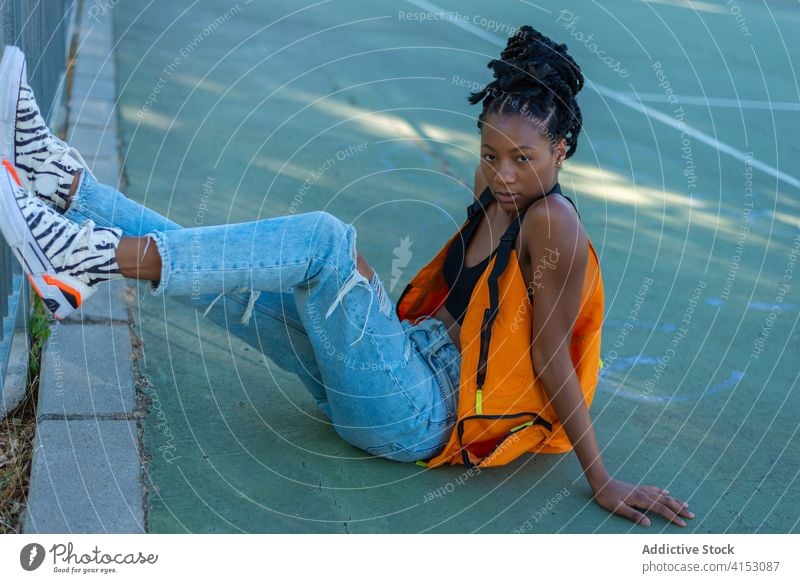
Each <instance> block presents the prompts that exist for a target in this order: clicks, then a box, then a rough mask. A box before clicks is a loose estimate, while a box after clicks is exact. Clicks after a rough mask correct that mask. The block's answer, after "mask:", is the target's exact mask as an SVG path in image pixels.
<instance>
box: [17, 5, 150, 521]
mask: <svg viewBox="0 0 800 583" xmlns="http://www.w3.org/2000/svg"><path fill="white" fill-rule="evenodd" d="M91 8H92V5H91V3H89V2H84V3H83V6H82V7H81V9H80V11H79V13H78V16H77V21H78V22H77V27H76V31H75V41H76V42H75V46H76V47H77V52H76V56H77V59H76V64H75V66H74V68H73V70H72V71H71V74H72V75H71V77H72V80H71V91H70V92H69V95H70V97H69V103H68V111H69V125H68V134H67V136H68V141H69V142H70V143H71V144H72V145H74V146H75V147H76V148H78V150H79V151H80V152H81V153H82V154H84V157H85V158H86V160H87V162H88V163H89V165H90V167H91V168H92V170H93V173H94V174H95V175H96V176H97V178H98V180H100V182H103V183H106V184H113V185H118V184H120V182H121V180H120V177H121V171H120V170H121V166H120V161H119V152H118V144H117V136H118V135H119V132H118V127H117V125H118V124H117V116H116V111H115V95H116V91H115V87H114V84H115V78H116V70H115V67H116V65H115V61H114V55H113V52H112V46H113V42H112V38H113V36H112V20H111V13H110V11H108V10H106V11H104V12H102V13H101V11H98V10H97V9H96V7H95V9H94V10H93V11H90V9H91ZM29 58H30V56H29ZM126 295H127V284H126V283H125V281H124V280H118V281H114V282H112V283H111V284H110V285H105V286H104V287H103V288H101V289H99V290H98V291H97V292H96V293H95V295H94V296H92V298H91V300H89V301H88V302H87V304H86V305H85V306H84V307H83V308H82V309H81V310H80V311H79V312H77V313H75V314H73V315H72V316H70V317H69V318H67V319H65V320H64V321H63V322H60V323H58V324H56V325H54V326H53V327H52V329H51V336H50V338H49V340H48V342H47V345H46V346H45V350H44V353H43V355H42V376H41V379H40V385H39V403H38V409H37V415H38V418H37V430H36V440H35V443H34V451H33V462H32V470H31V483H30V490H29V494H28V507H27V509H26V511H25V516H24V518H23V532H24V533H101V532H107V533H141V532H144V531H145V499H144V487H143V481H142V475H143V463H142V455H141V445H140V440H139V431H138V427H137V423H136V420H137V418H138V413H137V410H136V387H135V382H134V368H133V360H132V358H133V356H132V354H133V345H132V341H131V330H130V327H129V325H128V321H129V314H128V303H127V301H126Z"/></svg>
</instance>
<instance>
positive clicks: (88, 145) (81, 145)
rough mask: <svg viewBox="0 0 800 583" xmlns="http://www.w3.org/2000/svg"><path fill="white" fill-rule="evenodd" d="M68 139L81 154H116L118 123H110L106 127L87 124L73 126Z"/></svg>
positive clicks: (104, 155)
mask: <svg viewBox="0 0 800 583" xmlns="http://www.w3.org/2000/svg"><path fill="white" fill-rule="evenodd" d="M67 141H68V142H69V143H70V145H71V146H74V147H75V148H76V149H77V150H78V152H80V153H81V154H84V153H85V154H86V155H89V156H103V157H111V156H115V155H116V153H117V128H116V124H113V125H110V126H109V127H107V128H105V129H103V128H97V127H91V126H86V125H76V126H73V127H72V128H70V131H69V132H68V134H67ZM84 157H85V156H84Z"/></svg>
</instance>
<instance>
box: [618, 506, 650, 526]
mask: <svg viewBox="0 0 800 583" xmlns="http://www.w3.org/2000/svg"><path fill="white" fill-rule="evenodd" d="M614 514H619V515H620V516H624V517H625V518H627V519H628V520H630V521H632V522H635V523H636V524H639V525H641V526H650V519H649V518H647V516H645V515H644V514H643V513H641V512H639V511H638V510H636V509H635V508H633V507H632V506H628V505H627V504H620V505H619V506H618V507H617V508H616V509H614Z"/></svg>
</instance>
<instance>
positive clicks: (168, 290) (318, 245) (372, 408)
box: [148, 212, 455, 461]
mask: <svg viewBox="0 0 800 583" xmlns="http://www.w3.org/2000/svg"><path fill="white" fill-rule="evenodd" d="M148 236H149V237H150V238H152V239H153V240H154V241H155V246H156V247H157V249H158V253H159V256H160V260H161V265H162V271H161V274H160V277H159V278H158V282H157V283H155V282H154V284H153V292H154V293H155V294H161V293H163V294H167V295H171V296H172V295H184V296H185V295H189V296H191V295H192V294H220V296H224V294H226V293H229V292H231V291H232V290H242V289H245V290H250V291H251V293H250V298H249V301H248V306H247V307H246V308H245V311H244V318H245V319H247V318H249V317H251V316H252V315H254V314H255V315H256V317H258V314H257V313H256V309H255V306H256V305H257V302H258V299H259V298H260V296H261V295H262V294H264V293H270V292H271V293H288V292H290V291H291V290H294V299H295V303H296V308H297V312H298V314H299V316H300V320H301V322H302V324H303V327H304V328H305V330H306V331H307V333H308V339H309V342H310V344H311V346H312V348H313V351H314V355H315V358H316V361H317V364H318V366H319V371H320V374H321V378H322V380H323V382H324V386H325V390H326V392H327V398H328V402H329V404H330V411H331V419H332V421H333V424H334V427H335V429H336V431H337V432H338V433H339V435H341V436H342V437H343V438H344V439H345V440H346V441H348V442H350V443H351V444H353V445H355V446H357V447H361V448H362V449H365V450H367V451H369V452H371V453H376V454H377V455H385V456H386V457H389V458H391V459H397V460H402V461H413V460H417V459H425V458H427V457H430V456H431V455H435V453H436V452H437V451H439V450H440V449H441V448H442V447H443V446H444V444H445V442H446V440H447V438H448V437H449V432H450V429H451V428H452V423H453V422H454V418H455V410H454V405H453V402H452V399H446V398H445V397H444V396H443V394H442V389H441V387H440V384H439V383H438V382H437V379H436V378H435V375H434V374H433V373H432V371H431V368H430V366H429V364H428V363H427V362H426V361H425V359H424V358H422V357H421V356H420V355H419V353H418V352H417V351H415V350H414V347H413V345H412V343H411V342H410V340H409V337H408V335H407V333H406V332H407V330H408V325H407V323H405V325H404V323H401V322H400V321H399V320H398V318H397V315H396V314H395V312H394V310H393V306H392V303H391V301H390V300H389V297H388V295H387V293H386V290H385V289H384V287H383V284H382V283H381V282H380V279H379V278H378V276H377V273H373V274H372V277H371V278H370V279H367V278H366V277H364V275H362V274H361V273H360V272H359V270H358V269H357V253H356V246H355V243H356V240H355V238H356V234H355V229H354V228H353V226H352V225H348V224H345V223H343V222H342V221H340V220H339V219H337V218H336V217H334V216H333V215H330V214H329V213H325V212H311V213H303V214H299V215H293V216H287V217H276V218H273V219H265V220H261V221H255V222H250V223H240V224H235V225H224V226H218V227H201V228H190V229H181V230H171V231H163V232H155V233H151V234H149V235H148ZM196 248H199V249H202V250H203V253H202V260H201V261H200V262H199V263H197V262H196V261H195V259H194V257H195V255H196V254H195V253H193V251H192V250H193V249H196Z"/></svg>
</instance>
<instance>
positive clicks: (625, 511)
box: [593, 478, 694, 526]
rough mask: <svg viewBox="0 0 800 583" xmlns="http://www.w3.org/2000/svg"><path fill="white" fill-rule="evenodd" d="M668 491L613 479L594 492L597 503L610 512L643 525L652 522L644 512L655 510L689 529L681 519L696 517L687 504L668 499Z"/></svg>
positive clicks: (669, 497) (675, 499)
mask: <svg viewBox="0 0 800 583" xmlns="http://www.w3.org/2000/svg"><path fill="white" fill-rule="evenodd" d="M668 494H669V491H668V490H662V489H661V488H657V487H656V486H639V485H637V484H629V483H627V482H622V481H620V480H614V479H613V478H612V479H610V480H608V481H607V482H606V483H605V484H604V485H603V486H601V487H600V488H599V489H598V490H597V491H596V492H595V493H594V496H593V498H594V501H595V502H597V503H598V504H599V505H600V506H602V507H603V508H605V509H606V510H608V511H609V512H611V513H612V514H619V515H620V516H624V517H625V518H627V519H629V520H632V521H633V522H635V523H637V524H641V525H642V526H650V519H649V518H648V517H647V516H645V515H644V513H643V512H640V511H639V510H637V508H638V509H641V510H652V511H653V512H656V513H658V514H660V515H661V516H663V517H664V518H666V519H667V520H669V521H670V522H674V523H675V524H677V525H678V526H686V522H685V521H684V520H683V519H682V518H681V517H685V518H694V514H693V513H691V512H689V509H688V506H689V505H688V504H687V503H686V502H682V501H680V500H678V499H677V498H673V497H672V496H668Z"/></svg>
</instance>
